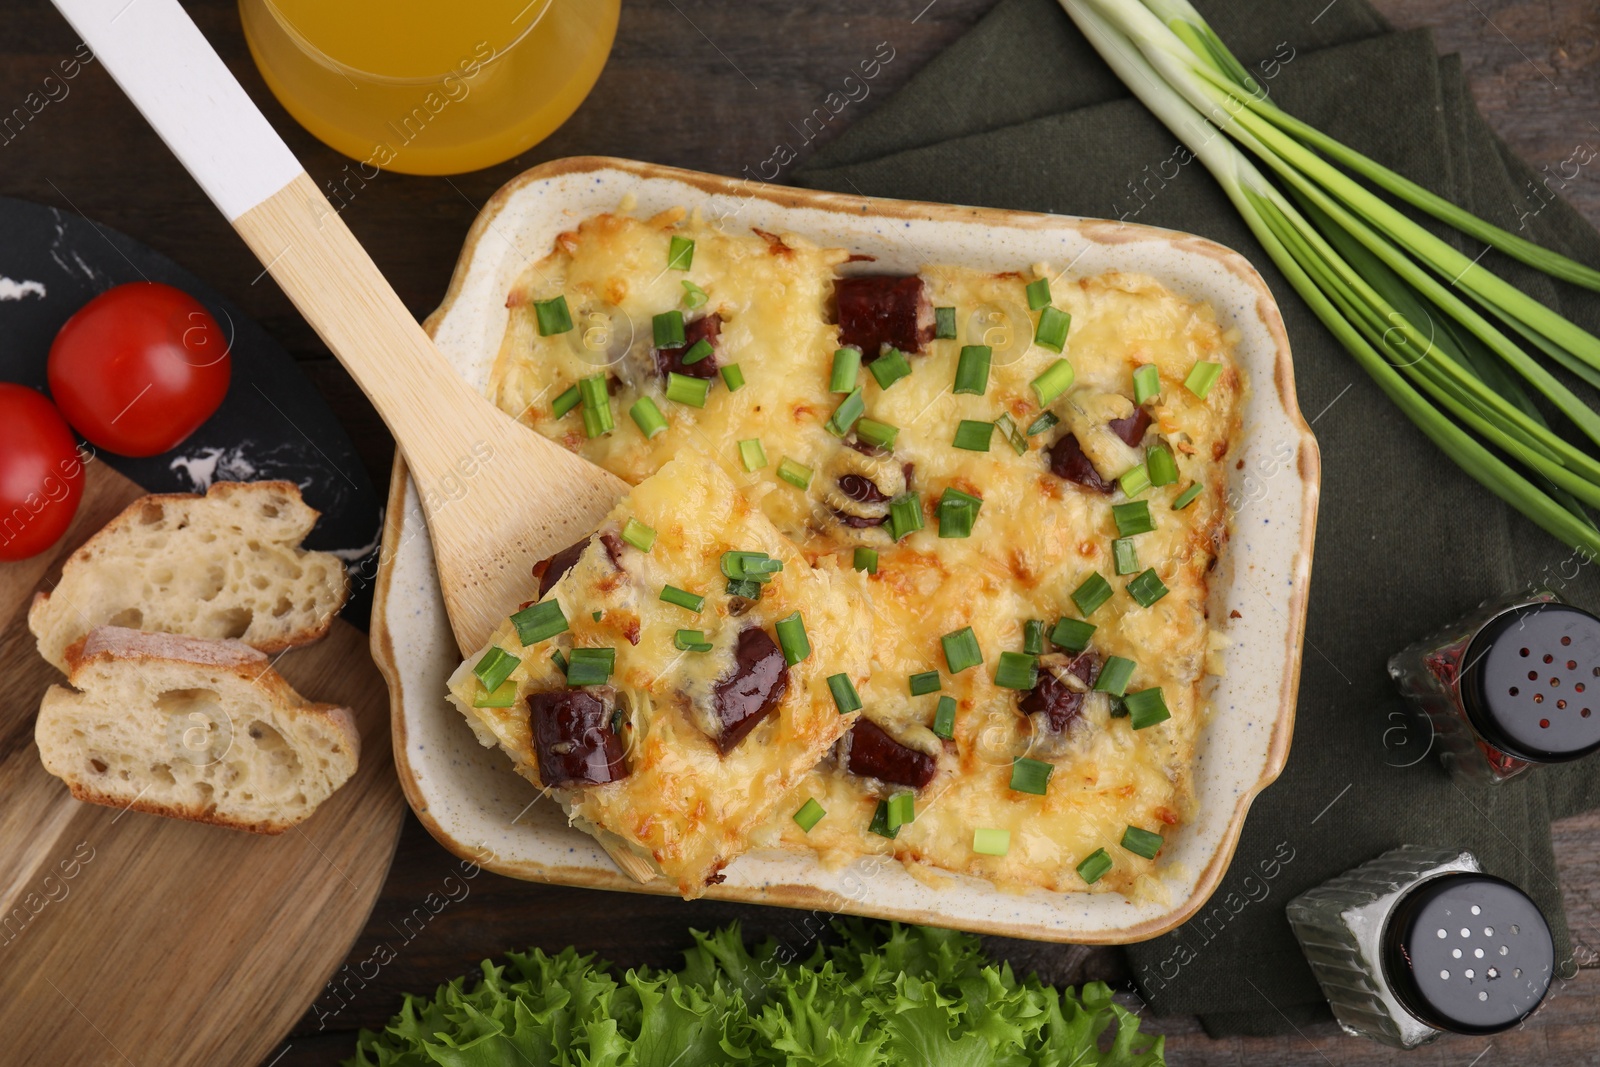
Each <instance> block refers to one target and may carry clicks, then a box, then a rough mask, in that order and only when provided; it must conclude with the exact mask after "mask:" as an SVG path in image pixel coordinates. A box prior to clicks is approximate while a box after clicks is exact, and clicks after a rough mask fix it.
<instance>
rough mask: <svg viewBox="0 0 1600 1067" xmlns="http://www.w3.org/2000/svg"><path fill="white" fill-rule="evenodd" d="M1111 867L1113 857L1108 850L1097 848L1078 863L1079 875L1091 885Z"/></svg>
mask: <svg viewBox="0 0 1600 1067" xmlns="http://www.w3.org/2000/svg"><path fill="white" fill-rule="evenodd" d="M1110 869H1111V857H1110V856H1108V855H1106V850H1105V849H1103V848H1097V849H1095V850H1094V851H1093V852H1091V853H1089V855H1088V856H1087V857H1086V858H1085V859H1084V861H1083V862H1082V863H1080V864H1078V877H1079V878H1082V879H1083V880H1084V882H1086V883H1087V884H1089V885H1094V884H1095V883H1096V882H1098V881H1099V880H1100V879H1101V878H1102V877H1104V876H1105V873H1106V872H1107V871H1109V870H1110Z"/></svg>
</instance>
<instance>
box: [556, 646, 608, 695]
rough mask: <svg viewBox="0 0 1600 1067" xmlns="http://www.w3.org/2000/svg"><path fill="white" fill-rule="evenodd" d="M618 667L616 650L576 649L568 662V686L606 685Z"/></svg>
mask: <svg viewBox="0 0 1600 1067" xmlns="http://www.w3.org/2000/svg"><path fill="white" fill-rule="evenodd" d="M616 665H617V650H616V649H614V648H575V649H573V650H572V658H571V659H570V660H568V661H567V684H568V685H570V686H580V685H605V684H606V680H607V679H608V678H610V677H611V671H612V670H613V668H615V667H616Z"/></svg>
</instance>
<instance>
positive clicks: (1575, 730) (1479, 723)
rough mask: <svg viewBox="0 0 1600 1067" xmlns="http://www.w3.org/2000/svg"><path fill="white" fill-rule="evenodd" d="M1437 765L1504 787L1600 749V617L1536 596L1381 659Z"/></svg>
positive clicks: (1485, 610)
mask: <svg viewBox="0 0 1600 1067" xmlns="http://www.w3.org/2000/svg"><path fill="white" fill-rule="evenodd" d="M1389 675H1390V677H1392V678H1393V679H1394V680H1395V683H1396V684H1397V685H1398V686H1399V688H1400V692H1401V693H1402V694H1403V695H1404V696H1406V697H1407V698H1408V699H1409V700H1410V701H1411V702H1412V704H1413V705H1414V706H1415V707H1416V708H1417V709H1418V710H1419V711H1421V712H1422V714H1423V715H1424V716H1425V717H1426V719H1427V721H1428V722H1429V724H1430V725H1431V726H1432V728H1433V734H1434V739H1435V743H1436V744H1437V746H1438V748H1439V749H1440V758H1441V759H1442V760H1443V762H1444V764H1445V766H1446V767H1447V768H1449V770H1450V771H1451V773H1452V774H1455V775H1457V776H1458V777H1461V778H1464V779H1467V780H1470V781H1482V782H1503V781H1505V780H1506V779H1508V778H1511V777H1513V776H1515V775H1517V774H1521V773H1522V772H1523V771H1526V770H1527V769H1528V768H1530V767H1533V766H1536V765H1538V764H1542V763H1561V762H1565V761H1567V760H1573V759H1577V758H1579V757H1580V756H1586V755H1588V754H1589V753H1591V752H1594V751H1596V750H1597V749H1600V618H1596V617H1595V616H1594V615H1592V614H1590V613H1589V612H1587V611H1584V610H1583V609H1582V608H1578V607H1574V606H1572V605H1570V604H1566V603H1564V602H1562V601H1561V600H1559V599H1558V598H1557V597H1556V595H1555V594H1554V593H1551V592H1548V591H1546V590H1536V591H1534V592H1531V593H1526V594H1522V595H1520V596H1517V597H1513V598H1510V599H1507V600H1499V601H1488V602H1486V603H1484V604H1483V605H1481V606H1480V607H1479V608H1478V609H1477V610H1476V611H1474V612H1472V613H1471V614H1469V615H1467V616H1466V617H1465V618H1462V619H1458V620H1457V621H1455V622H1454V623H1451V624H1450V625H1449V626H1446V627H1444V628H1443V629H1442V630H1439V631H1438V632H1436V633H1434V634H1431V635H1429V636H1428V637H1425V638H1423V639H1422V640H1420V641H1418V642H1416V643H1415V644H1413V645H1410V646H1408V647H1407V648H1405V649H1402V650H1401V651H1400V652H1398V653H1396V654H1395V655H1394V656H1393V657H1392V658H1391V659H1390V660H1389Z"/></svg>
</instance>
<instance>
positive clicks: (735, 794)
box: [450, 453, 867, 896]
mask: <svg viewBox="0 0 1600 1067" xmlns="http://www.w3.org/2000/svg"><path fill="white" fill-rule="evenodd" d="M629 518H633V519H637V520H638V521H640V522H642V523H644V524H645V525H647V526H651V527H653V528H654V529H655V531H656V538H655V542H654V543H653V544H652V545H651V548H650V551H649V552H641V551H640V550H639V549H638V548H636V547H634V546H632V545H629V544H627V543H626V542H623V541H621V540H620V538H619V537H618V534H619V533H620V532H621V530H622V528H623V525H624V524H625V523H626V522H627V520H628V519H629ZM608 535H609V539H610V540H611V542H612V544H613V545H621V546H622V547H621V551H620V554H619V556H620V558H619V559H618V560H617V561H616V562H613V560H612V556H611V553H610V551H608V549H607V547H606V544H605V542H604V540H603V538H606V537H607V536H608ZM733 550H742V551H756V552H766V553H767V554H768V555H770V556H772V557H773V558H775V559H781V560H782V561H783V565H784V566H783V570H782V571H781V572H779V573H778V574H776V575H775V576H774V577H773V578H772V580H771V581H770V582H768V583H767V585H766V586H765V588H764V589H763V593H762V596H761V599H760V600H759V601H755V602H754V603H751V602H749V601H737V600H736V599H735V598H732V597H729V596H727V595H726V593H725V588H726V586H727V579H726V578H725V577H724V576H723V574H722V570H721V561H722V554H723V553H724V552H728V551H733ZM667 585H673V586H676V587H677V588H679V589H683V590H686V591H688V592H691V593H695V594H698V595H701V596H704V597H705V604H704V606H703V607H702V609H701V610H700V612H699V613H694V612H690V611H689V610H687V609H685V608H682V607H679V606H677V605H675V604H670V603H667V602H666V601H663V600H661V598H660V595H661V590H662V588H663V587H664V586H667ZM865 596H866V593H865V582H864V581H863V578H862V576H861V575H858V574H855V573H854V572H851V571H848V570H847V571H844V572H842V573H838V572H836V571H835V569H834V568H833V567H832V565H831V564H825V565H824V566H823V567H822V568H814V567H812V566H811V565H810V564H809V563H807V562H806V559H805V557H804V556H803V555H801V553H800V552H799V551H798V550H797V549H796V548H795V546H794V545H793V544H791V543H790V542H789V541H788V540H787V539H785V538H784V537H782V536H781V535H780V534H779V533H778V532H777V531H776V530H775V529H773V527H772V525H771V523H769V522H768V521H767V520H766V518H765V517H764V516H763V515H762V514H761V512H760V510H759V509H757V508H756V507H755V506H754V505H752V504H751V503H749V502H748V501H747V500H746V499H745V498H744V497H742V496H740V495H739V494H738V493H737V492H736V491H735V489H734V486H733V483H732V482H731V481H730V480H729V479H728V477H727V475H725V474H724V473H723V472H722V470H721V469H720V468H719V467H718V465H717V464H716V462H715V461H713V460H711V459H710V458H708V457H704V456H695V455H693V454H692V453H690V454H685V455H684V456H681V457H679V458H678V459H676V460H674V461H672V462H670V463H668V464H667V465H666V466H664V467H663V468H662V470H661V471H660V473H658V474H656V475H655V476H654V477H652V478H649V479H647V480H645V481H644V482H642V483H640V484H639V485H638V486H637V487H635V489H634V490H633V492H631V493H629V494H628V496H627V497H625V498H624V499H623V500H622V502H621V503H619V504H618V505H617V507H616V509H615V510H614V511H613V512H612V513H611V514H610V515H609V516H608V517H607V519H606V521H605V522H604V523H603V524H602V525H601V527H600V529H599V530H598V531H597V532H596V534H595V536H594V537H593V538H592V539H591V540H590V542H589V544H588V546H587V547H586V548H585V549H584V551H583V554H582V555H581V556H580V557H579V559H578V562H577V563H576V564H575V565H574V566H573V568H572V570H570V571H568V572H567V573H566V574H565V575H564V576H563V577H562V578H561V580H560V581H558V582H557V583H556V584H555V586H554V587H553V588H552V589H551V590H550V594H549V597H547V598H546V599H549V598H551V597H553V598H554V599H555V600H556V601H557V602H559V603H560V605H561V608H562V611H563V612H564V613H565V615H566V617H567V624H568V627H569V628H568V630H567V632H565V633H561V634H557V635H556V636H555V637H552V638H549V639H547V640H545V641H541V642H538V643H536V644H534V645H532V646H528V647H524V646H523V644H522V642H521V641H520V640H519V639H518V637H517V633H516V630H515V628H514V627H513V626H512V624H511V623H510V621H509V620H508V621H507V622H505V623H504V624H502V625H501V627H500V628H499V629H498V630H497V631H496V632H495V634H494V636H493V637H492V638H491V639H490V645H494V646H498V647H500V648H501V649H504V650H505V651H507V652H510V653H512V654H513V655H515V656H517V657H518V658H519V659H520V660H521V663H520V664H519V665H518V667H517V668H516V670H515V671H513V672H512V674H511V679H512V680H513V681H514V682H516V685H517V699H516V701H515V703H514V704H513V706H512V707H509V708H475V707H473V706H472V705H473V700H474V698H475V697H476V695H477V693H478V689H479V683H478V681H477V679H476V677H475V676H474V675H473V673H472V667H473V665H475V664H476V663H477V662H478V661H479V659H481V658H482V653H481V652H480V653H479V654H478V655H474V656H472V657H469V658H468V659H467V660H466V662H464V663H463V664H462V666H461V668H460V669H458V670H457V671H456V673H455V674H454V675H453V676H452V678H451V680H450V696H451V700H452V702H453V703H455V705H456V706H457V708H458V709H460V710H461V711H462V712H463V713H464V714H466V715H467V717H468V719H469V721H472V722H474V723H475V724H476V725H475V728H476V729H477V730H478V731H479V737H480V739H481V740H484V742H485V743H486V744H488V743H495V742H498V743H499V744H500V746H501V747H502V748H504V749H505V751H506V752H507V753H509V754H510V755H511V757H512V759H513V761H514V763H515V764H516V768H517V771H518V773H520V774H522V775H523V776H524V777H526V778H528V779H529V780H530V781H532V782H534V783H535V784H536V785H543V783H542V782H540V781H539V775H538V769H537V756H536V754H535V751H534V747H533V737H532V731H531V728H530V725H529V718H528V707H527V704H526V702H525V699H526V697H527V696H528V695H529V694H531V693H537V692H547V691H549V690H552V689H560V688H563V687H564V686H565V685H566V679H565V678H564V677H563V676H562V674H561V672H560V669H559V668H558V667H557V666H556V665H555V663H554V661H553V660H552V658H551V655H552V653H553V652H554V651H556V650H558V649H559V650H561V651H562V654H563V655H564V656H567V655H570V653H571V651H572V649H573V648H587V647H609V648H614V649H615V650H616V667H615V670H614V672H613V674H612V677H611V684H612V685H613V686H615V687H616V688H617V690H618V693H619V701H618V704H619V707H621V708H623V709H625V713H626V715H627V723H626V726H625V727H624V729H623V738H624V741H625V742H626V744H627V748H628V751H627V754H626V760H627V763H628V767H629V774H628V776H627V777H626V778H623V779H621V780H620V781H616V782H610V783H607V784H605V785H581V786H572V787H568V788H563V789H559V790H557V791H556V795H557V797H558V799H559V800H560V801H561V802H562V803H563V804H564V805H565V806H566V809H567V811H568V814H569V815H571V816H572V817H573V819H574V821H577V822H579V823H580V824H582V825H584V826H585V828H589V829H593V828H598V829H599V830H600V831H601V833H597V834H596V836H597V837H598V838H599V839H600V841H601V843H602V844H604V845H605V846H606V847H607V849H608V850H610V851H612V853H613V855H618V854H619V851H620V852H623V853H631V854H632V855H635V856H638V857H640V858H641V859H644V860H646V861H647V862H648V864H649V865H650V866H651V867H652V868H653V869H654V870H655V871H656V872H658V873H660V874H662V875H664V876H665V877H667V878H669V879H671V880H672V881H674V882H675V883H676V884H677V885H678V888H679V890H680V891H681V892H682V893H683V894H684V896H698V895H699V894H700V893H702V892H704V890H705V886H706V883H707V879H709V878H712V877H713V876H715V875H716V873H717V871H719V870H720V869H721V868H722V867H723V866H725V865H726V864H727V863H729V862H731V861H732V860H733V859H734V858H735V857H736V856H738V855H739V854H740V853H742V852H744V851H745V849H746V848H747V847H748V843H749V838H750V835H751V833H752V832H753V831H754V830H755V829H756V828H757V827H758V826H759V825H761V824H762V823H763V822H765V821H766V820H767V819H768V818H769V817H770V816H772V815H773V814H774V811H775V807H776V805H778V804H779V803H780V802H781V801H783V799H784V798H785V796H786V795H787V794H788V793H789V792H790V791H791V790H792V789H793V788H794V786H795V783H796V782H797V781H798V780H799V779H800V778H801V777H802V776H803V775H804V774H805V772H806V771H807V770H808V769H809V768H810V767H811V766H813V765H814V764H815V763H816V762H817V760H818V759H820V758H821V757H822V755H823V754H824V753H825V752H826V751H827V750H828V748H829V746H831V745H832V744H833V743H834V742H835V741H837V740H838V739H839V737H840V736H841V735H842V734H843V733H844V731H845V730H847V729H848V728H849V727H850V725H851V724H852V723H853V722H854V721H855V716H854V715H840V714H839V712H838V709H837V708H836V707H835V706H834V701H833V697H832V694H831V692H830V690H829V688H828V683H827V676H828V675H832V674H839V673H841V672H842V673H845V674H848V675H849V676H850V677H851V679H852V681H853V682H855V683H856V684H862V683H864V682H865V681H866V676H867V644H866V634H865V633H864V631H863V628H862V623H861V616H862V612H861V608H860V605H861V603H862V602H863V601H864V600H865ZM737 608H747V610H743V611H742V612H741V613H740V614H737V615H736V614H734V613H733V612H734V611H735V610H736V609H737ZM596 611H599V612H600V618H599V619H598V620H596V619H595V618H594V617H593V613H594V612H596ZM797 611H798V612H799V613H800V615H801V618H802V619H803V620H804V622H805V627H806V632H807V635H808V637H809V639H810V642H811V655H810V656H809V657H807V658H806V659H804V660H802V661H800V662H799V663H796V664H793V665H792V666H790V667H789V669H788V688H787V690H786V692H785V694H784V696H783V699H782V700H781V701H780V702H779V704H778V708H777V710H776V712H775V713H774V714H773V715H771V716H769V717H768V718H767V719H766V720H765V721H763V722H762V723H761V724H760V725H758V726H756V727H755V729H754V730H752V731H751V732H750V734H749V735H748V736H746V737H745V738H744V739H743V740H741V741H740V742H739V743H738V744H737V745H736V746H735V747H734V748H733V749H732V751H730V752H729V753H728V754H727V755H722V754H720V753H719V752H718V751H717V748H716V746H715V744H714V743H713V741H712V740H711V738H710V737H709V736H707V733H706V729H705V728H706V726H707V725H709V724H708V723H707V721H706V720H707V714H708V712H709V708H710V706H711V690H712V687H713V686H714V685H715V683H716V682H718V681H720V680H722V679H723V678H726V677H728V676H729V675H731V674H732V673H733V669H734V663H735V657H734V646H735V643H736V642H737V640H738V637H739V634H740V633H741V632H743V631H744V630H746V629H748V628H750V627H752V626H757V627H760V628H762V629H764V630H765V631H766V632H767V636H769V637H771V638H773V640H774V642H776V640H777V634H776V628H775V625H774V624H775V623H776V621H777V620H779V619H781V618H784V617H785V616H788V615H791V614H793V613H794V612H797ZM679 629H694V630H701V631H703V632H704V634H705V637H706V640H707V641H708V642H709V643H710V644H711V645H712V646H713V647H712V649H711V651H709V652H683V651H680V650H679V649H678V648H677V647H676V645H675V644H674V637H675V635H676V634H677V631H678V630H679ZM484 651H487V646H486V647H485V649H484ZM783 814H787V813H783ZM621 858H622V859H623V860H624V866H625V867H632V866H634V865H633V864H630V863H627V862H626V855H623V856H622V857H621Z"/></svg>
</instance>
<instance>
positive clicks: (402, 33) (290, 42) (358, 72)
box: [239, 0, 621, 174]
mask: <svg viewBox="0 0 1600 1067" xmlns="http://www.w3.org/2000/svg"><path fill="white" fill-rule="evenodd" d="M620 6H621V0H465V2H456V3H447V2H444V0H239V15H240V18H241V19H242V20H243V22H244V34H245V40H246V41H248V42H249V45H250V53H251V55H252V56H254V57H255V61H256V66H257V67H259V68H260V69H261V75H262V77H263V78H265V79H266V82H267V85H268V86H269V87H270V88H271V89H272V92H273V94H274V95H276V96H277V98H278V100H279V101H280V102H282V104H283V106H284V107H285V108H286V109H288V111H289V113H290V114H291V115H293V116H294V117H295V119H296V120H297V121H299V123H300V124H301V125H302V126H304V127H305V128H306V129H308V130H310V131H311V132H312V133H314V134H315V135H316V136H317V137H318V138H320V139H321V140H322V141H323V142H324V143H326V144H328V145H329V146H330V147H332V148H335V149H337V150H338V151H340V152H343V153H344V154H345V155H347V156H349V157H351V158H352V159H356V160H360V161H361V163H362V164H363V167H364V168H367V167H372V168H383V169H386V170H396V171H402V172H404V173H407V174H458V173H460V172H462V171H468V170H476V169H478V168H480V167H487V166H491V165H493V164H495V163H499V162H501V161H503V160H506V159H510V158H511V157H512V156H514V155H516V154H517V153H519V152H521V151H523V150H525V149H527V148H528V147H529V146H531V145H534V144H537V143H538V142H539V141H542V140H543V139H544V138H546V137H548V136H549V135H550V134H551V132H553V131H554V130H555V128H556V127H557V126H560V125H561V124H562V123H563V122H565V121H566V120H567V117H568V116H570V115H571V114H572V113H573V112H574V111H575V110H577V107H578V105H579V104H581V103H582V102H583V98H584V97H585V96H587V95H588V94H589V90H590V89H591V88H593V87H594V83H595V79H596V78H598V77H599V76H600V69H601V68H602V67H604V66H605V62H606V57H607V56H608V55H609V54H610V52H611V42H612V39H613V38H614V37H615V36H616V31H617V15H618V9H619V8H620Z"/></svg>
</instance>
